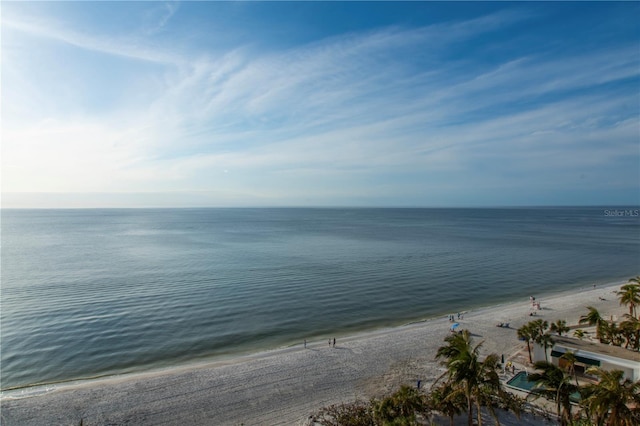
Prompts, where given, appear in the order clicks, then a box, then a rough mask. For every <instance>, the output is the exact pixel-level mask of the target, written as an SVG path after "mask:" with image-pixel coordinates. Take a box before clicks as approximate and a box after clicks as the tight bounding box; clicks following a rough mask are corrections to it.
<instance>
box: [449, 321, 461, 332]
mask: <svg viewBox="0 0 640 426" xmlns="http://www.w3.org/2000/svg"><path fill="white" fill-rule="evenodd" d="M458 327H460V323H459V322H454V323H453V324H451V330H455V329H456V328H458Z"/></svg>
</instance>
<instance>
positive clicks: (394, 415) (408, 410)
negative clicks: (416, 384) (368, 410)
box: [372, 385, 429, 426]
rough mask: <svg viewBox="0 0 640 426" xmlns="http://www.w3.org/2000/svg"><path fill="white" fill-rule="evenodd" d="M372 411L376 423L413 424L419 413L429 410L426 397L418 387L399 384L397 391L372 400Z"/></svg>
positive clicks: (425, 412)
mask: <svg viewBox="0 0 640 426" xmlns="http://www.w3.org/2000/svg"><path fill="white" fill-rule="evenodd" d="M372 405H373V413H374V419H375V421H376V424H381V425H385V426H387V425H389V426H391V425H398V426H399V425H403V426H404V425H415V424H417V423H416V417H417V415H419V414H427V413H428V412H429V403H428V398H427V397H426V395H425V394H424V393H422V392H420V391H419V390H418V389H416V388H413V387H410V386H406V385H404V386H401V387H400V389H399V390H398V391H396V392H395V393H394V394H393V395H390V396H388V397H386V398H383V399H381V400H379V401H378V400H373V401H372Z"/></svg>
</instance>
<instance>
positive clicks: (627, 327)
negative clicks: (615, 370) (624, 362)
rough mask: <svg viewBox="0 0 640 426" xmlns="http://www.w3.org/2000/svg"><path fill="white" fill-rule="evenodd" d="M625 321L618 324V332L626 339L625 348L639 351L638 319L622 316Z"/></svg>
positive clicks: (639, 332) (627, 315)
mask: <svg viewBox="0 0 640 426" xmlns="http://www.w3.org/2000/svg"><path fill="white" fill-rule="evenodd" d="M624 317H625V320H624V321H622V322H621V323H620V332H621V333H622V335H623V336H624V338H625V339H627V343H626V344H625V346H624V347H625V348H627V349H628V348H629V346H631V349H633V350H636V351H637V350H640V319H638V318H635V317H634V316H632V315H629V314H624Z"/></svg>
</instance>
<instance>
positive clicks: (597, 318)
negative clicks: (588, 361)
mask: <svg viewBox="0 0 640 426" xmlns="http://www.w3.org/2000/svg"><path fill="white" fill-rule="evenodd" d="M587 309H588V310H589V312H588V313H587V314H586V315H583V316H581V317H580V320H579V321H578V324H588V325H595V326H596V338H597V339H600V337H601V336H600V331H601V328H602V325H603V324H604V323H605V320H604V318H602V316H601V315H600V312H598V310H597V309H596V308H594V307H593V306H587Z"/></svg>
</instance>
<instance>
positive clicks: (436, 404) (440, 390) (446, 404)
mask: <svg viewBox="0 0 640 426" xmlns="http://www.w3.org/2000/svg"><path fill="white" fill-rule="evenodd" d="M428 401H429V405H430V406H431V408H432V409H433V410H435V411H438V412H440V413H442V414H444V415H445V416H447V417H448V418H449V424H450V425H451V426H453V424H454V418H455V416H457V415H460V414H461V413H462V412H463V411H465V408H466V402H467V399H466V397H465V395H464V391H463V389H462V387H460V386H457V385H456V384H455V383H452V382H450V381H445V382H441V383H439V384H438V385H437V386H433V387H432V388H431V392H430V393H429V395H428Z"/></svg>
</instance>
